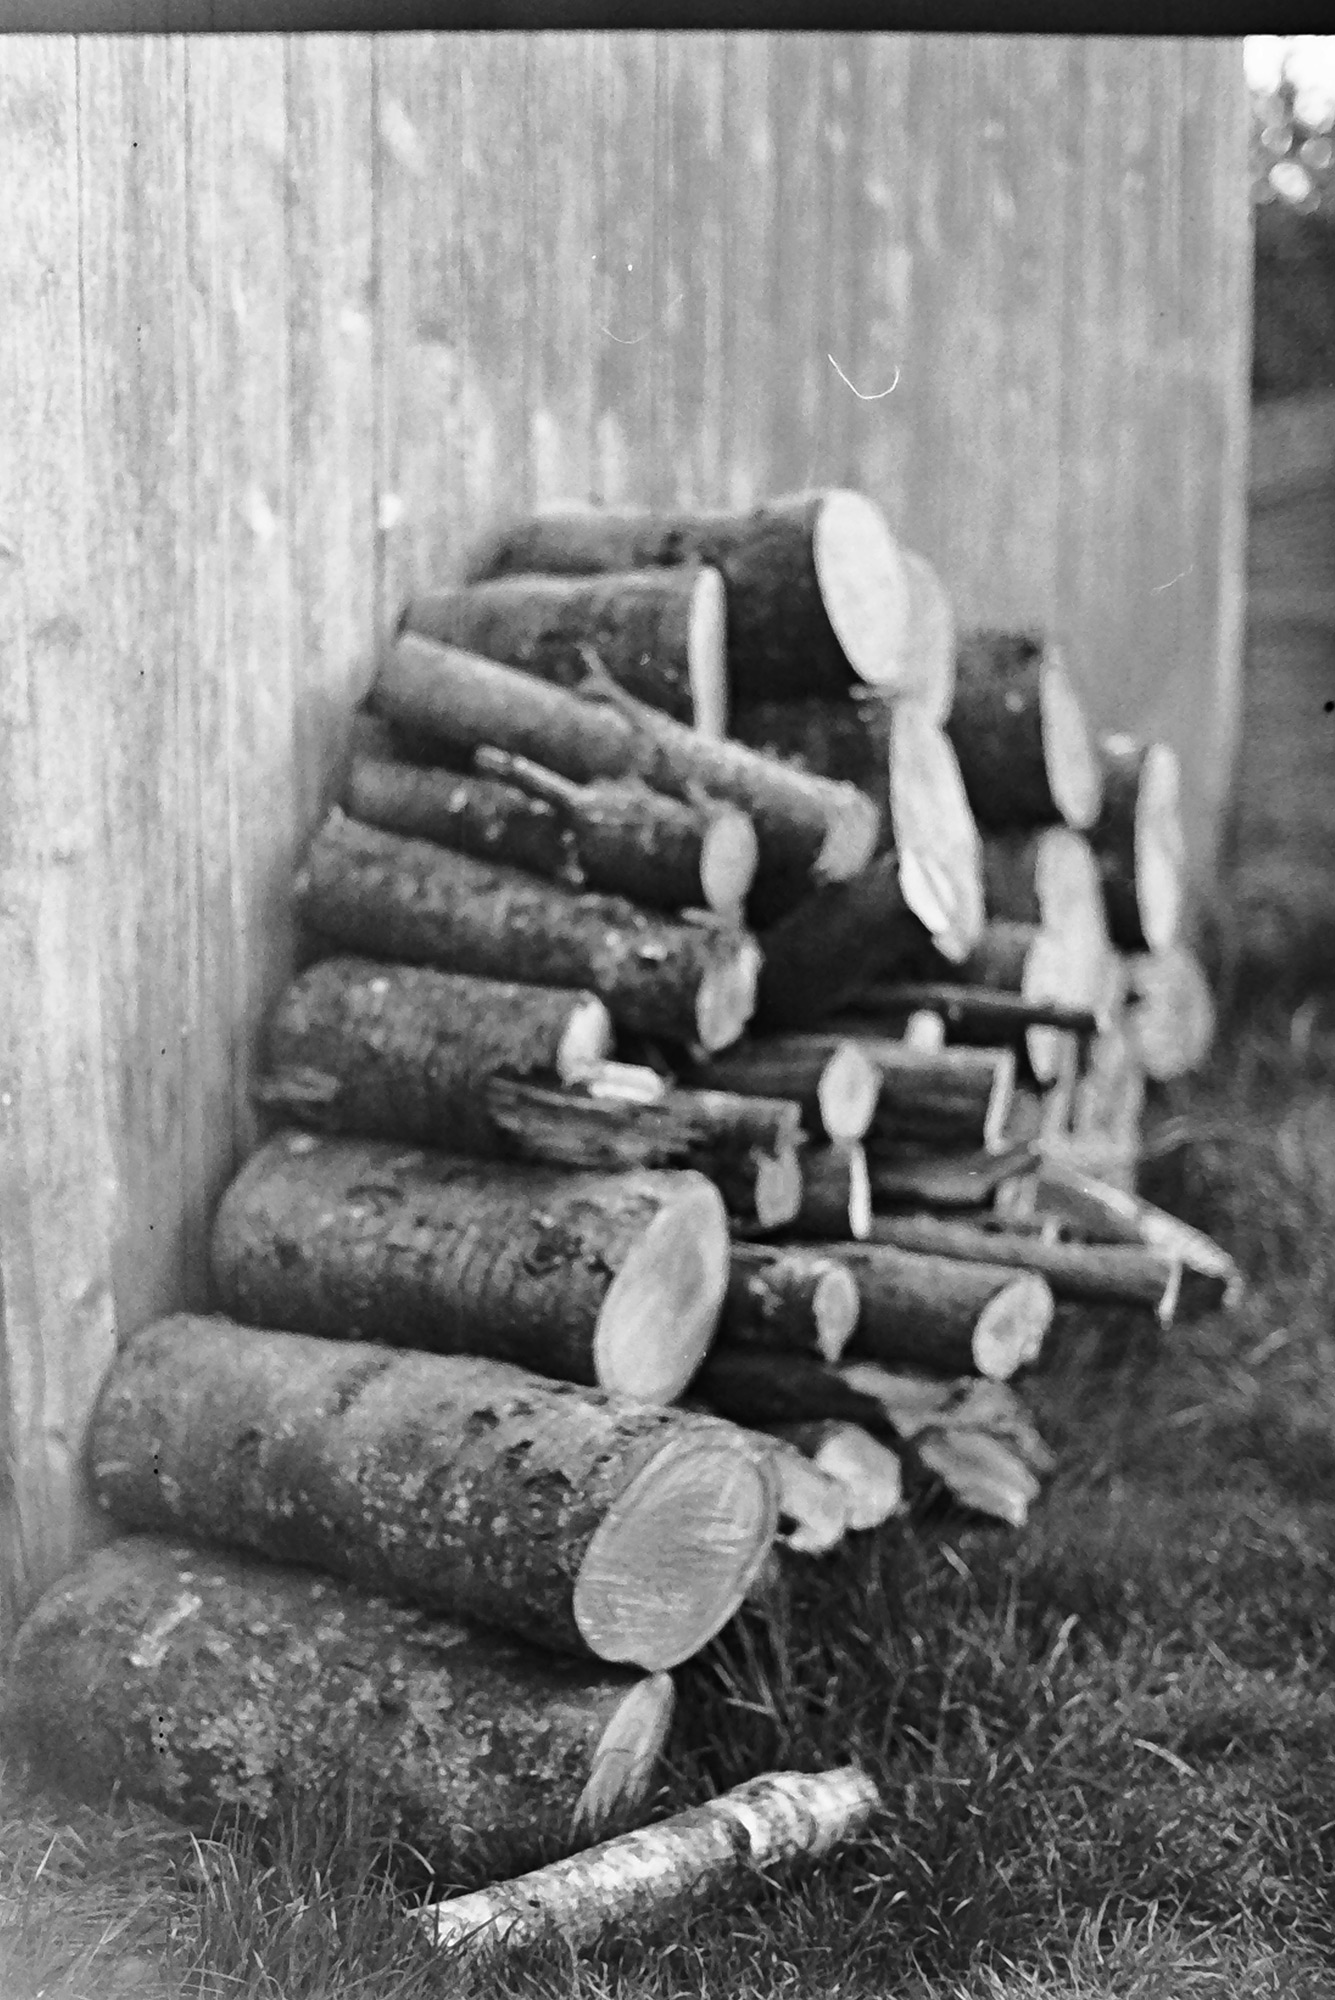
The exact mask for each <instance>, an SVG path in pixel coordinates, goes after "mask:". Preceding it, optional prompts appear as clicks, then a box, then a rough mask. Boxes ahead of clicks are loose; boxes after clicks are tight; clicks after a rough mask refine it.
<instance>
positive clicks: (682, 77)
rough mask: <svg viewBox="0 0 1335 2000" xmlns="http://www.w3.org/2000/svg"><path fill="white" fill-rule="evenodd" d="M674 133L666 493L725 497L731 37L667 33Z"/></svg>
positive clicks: (665, 283)
mask: <svg viewBox="0 0 1335 2000" xmlns="http://www.w3.org/2000/svg"><path fill="white" fill-rule="evenodd" d="M659 59H660V79H659V80H660V99H661V115H662V119H663V126H664V142H663V144H662V146H661V147H660V160H661V162H662V164H661V169H660V171H661V173H662V176H663V198H662V219H661V224H660V228H659V232H658V243H659V270H658V278H659V290H660V293H661V297H660V300H659V305H658V320H659V324H660V326H661V328H662V332H663V335H664V337H665V341H666V354H667V368H666V371H665V380H664V396H663V425H662V440H661V445H660V455H661V458H662V465H663V487H664V494H665V497H666V498H667V499H668V500H669V502H671V503H672V504H675V505H681V506H711V505H712V506H718V505H721V504H722V503H723V501H724V499H725V497H726V482H725V475H724V464H725V458H724V453H725V424H726V415H725V406H724V373H723V339H724V335H723V322H724V312H725V304H726V299H727V293H728V286H729V283H730V281H731V273H730V271H729V269H728V266H727V261H726V242H725V215H724V210H725V203H726V200H727V190H726V187H725V185H724V157H723V147H724V118H725V110H726V95H725V93H726V84H727V54H726V48H725V42H724V37H723V36H722V35H719V34H713V35H690V36H687V35H664V36H663V37H662V39H661V43H660V50H659Z"/></svg>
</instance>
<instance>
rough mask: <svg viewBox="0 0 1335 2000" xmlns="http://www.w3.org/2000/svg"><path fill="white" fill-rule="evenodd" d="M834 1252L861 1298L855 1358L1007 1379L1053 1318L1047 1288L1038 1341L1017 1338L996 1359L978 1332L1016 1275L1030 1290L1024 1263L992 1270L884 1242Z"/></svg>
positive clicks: (1038, 1302)
mask: <svg viewBox="0 0 1335 2000" xmlns="http://www.w3.org/2000/svg"><path fill="white" fill-rule="evenodd" d="M829 1255H830V1256H832V1257H834V1258H836V1259H837V1260H838V1261H839V1262H841V1263H843V1264H845V1265H846V1266H847V1267H848V1269H849V1270H851V1271H852V1273H853V1275H854V1277H855V1278H856V1279H857V1281H858V1292H859V1295H860V1297H861V1299H862V1311H861V1313H860V1314H859V1316H858V1324H857V1331H856V1333H855V1334H854V1336H853V1340H852V1343H851V1344H850V1347H849V1349H848V1354H849V1358H850V1360H852V1359H857V1358H859V1357H860V1358H863V1359H866V1360H869V1361H880V1362H884V1363H885V1364H886V1365H887V1366H889V1367H891V1368H897V1367H906V1366H908V1367H912V1366H921V1367H924V1368H931V1369H934V1370H936V1371H937V1372H938V1373H941V1374H947V1375H970V1374H977V1375H990V1376H994V1377H995V1378H996V1379H997V1380H999V1381H1002V1380H1005V1379H1007V1378H1008V1377H1009V1376H1011V1375H1013V1374H1014V1373H1015V1370H1016V1369H1017V1368H1018V1367H1020V1366H1022V1365H1023V1364H1024V1363H1026V1362H1029V1361H1032V1360H1033V1359H1034V1358H1035V1356H1036V1354H1037V1352H1038V1343H1039V1342H1041V1340H1042V1337H1043V1334H1044V1333H1045V1332H1046V1330H1047V1327H1048V1325H1049V1323H1050V1321H1051V1318H1052V1299H1051V1296H1050V1294H1048V1293H1047V1291H1046V1287H1044V1288H1043V1296H1042V1297H1041V1298H1040V1297H1038V1296H1035V1298H1034V1300H1033V1301H1032V1305H1033V1314H1032V1317H1033V1326H1034V1333H1035V1336H1036V1339H1035V1344H1034V1345H1033V1346H1032V1347H1031V1348H1030V1349H1029V1350H1028V1351H1025V1350H1023V1349H1021V1348H1019V1347H1018V1346H1014V1345H1012V1346H1010V1347H1009V1351H1007V1352H1006V1353H1005V1354H1004V1355H1003V1354H1001V1353H1000V1351H999V1350H998V1353H997V1355H996V1357H995V1358H993V1357H992V1355H991V1353H990V1350H985V1349H984V1346H983V1343H981V1342H980V1341H979V1340H978V1338H977V1334H978V1328H979V1322H980V1321H981V1320H982V1319H983V1316H984V1314H985V1313H987V1311H988V1308H989V1307H991V1306H992V1305H993V1303H994V1301H996V1300H997V1299H998V1298H999V1297H1000V1296H1001V1295H1002V1294H1005V1293H1007V1292H1009V1291H1011V1290H1012V1289H1013V1287H1014V1284H1015V1281H1016V1279H1017V1278H1018V1279H1020V1280H1021V1283H1022V1285H1023V1287H1024V1290H1025V1292H1026V1293H1027V1292H1028V1291H1029V1290H1030V1289H1031V1286H1030V1282H1029V1279H1028V1278H1027V1277H1025V1276H1023V1275H1022V1273H1021V1271H1020V1270H1019V1269H1018V1268H1014V1269H1012V1270H1009V1271H1000V1270H989V1269H986V1268H985V1267H983V1266H981V1265H978V1264H973V1265H970V1264H967V1263H961V1262H958V1261H956V1260H955V1259H954V1258H951V1257H949V1256H931V1255H924V1254H922V1253H921V1252H916V1251H910V1250H899V1249H896V1248H894V1247H893V1246H891V1245H888V1244H885V1243H876V1244H871V1243H866V1244H857V1245H835V1246H834V1247H832V1248H831V1250H830V1252H829ZM1023 1303H1024V1306H1025V1307H1026V1309H1027V1308H1028V1307H1029V1305H1030V1303H1031V1302H1030V1301H1029V1299H1028V1298H1027V1297H1026V1298H1025V1300H1024V1301H1023Z"/></svg>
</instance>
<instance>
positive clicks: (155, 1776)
mask: <svg viewBox="0 0 1335 2000" xmlns="http://www.w3.org/2000/svg"><path fill="white" fill-rule="evenodd" d="M6 1709H7V1720H8V1725H9V1728H10V1729H11V1730H12V1731H13V1732H14V1733H15V1736H16V1737H17V1738H18V1739H19V1740H21V1741H22V1743H23V1746H24V1748H25V1750H26V1751H27V1752H28V1753H29V1754H30V1755H32V1756H33V1758H34V1760H35V1762H36V1764H37V1766H38V1768H39V1769H40V1770H42V1771H43V1773H44V1774H45V1775H46V1776H47V1777H48V1779H49V1780H51V1781H53V1782H55V1783H57V1784H59V1785H61V1786H62V1788H64V1789H66V1790H69V1791H73V1792H77V1793H78V1794H80V1795H81V1796H83V1797H85V1798H88V1799H90V1800H91V1801H93V1802H95V1803H98V1804H101V1803H103V1802H104V1801H105V1799H106V1797H107V1795H108V1794H109V1792H110V1790H111V1787H112V1786H113V1785H118V1786H119V1787H120V1788H121V1789H122V1791H123V1792H124V1793H125V1794H126V1795H128V1796H129V1797H131V1798H136V1799H140V1800H143V1801H145V1802H146V1803H148V1804H151V1805H154V1806H157V1807H159V1808H160V1809H161V1810H163V1811H165V1812H166V1813H168V1814H170V1815H171V1816H172V1817H174V1818H177V1819H180V1820H183V1821H185V1823H186V1824H188V1825H191V1826H193V1827H194V1828H195V1830H196V1831H197V1832H199V1833H201V1834H204V1835H207V1834H209V1833H210V1832H212V1831H213V1828H214V1824H215V1820H216V1816H217V1815H218V1813H219V1811H222V1812H223V1813H224V1814H226V1813H227V1812H229V1811H236V1812H239V1813H241V1814H243V1815H247V1816H249V1815H253V1816H254V1817H256V1818H258V1819H260V1820H268V1819H271V1818H273V1817H274V1816H275V1815H276V1814H277V1813H278V1812H279V1811H280V1810H281V1809H283V1808H284V1807H285V1806H286V1805H287V1804H288V1803H290V1802H291V1801H292V1800H293V1798H294V1797H302V1796H304V1797H305V1798H307V1799H311V1800H313V1799H317V1798H321V1797H323V1798H326V1799H327V1798H329V1797H330V1796H331V1795H332V1796H333V1797H334V1798H340V1797H342V1796H343V1795H344V1794H345V1793H350V1794H351V1796H352V1798H353V1799H354V1800H355V1801H356V1803H357V1808H358V1816H359V1819H360V1821H361V1823H362V1825H363V1826H364V1827H365V1828H366V1829H367V1831H368V1833H369V1834H370V1835H371V1836H372V1838H374V1839H384V1840H386V1841H389V1840H391V1839H396V1838H397V1839H400V1840H407V1841H408V1842H410V1843H411V1844H412V1845H413V1846H414V1847H415V1848H417V1849H418V1850H419V1852H420V1853H421V1854H422V1855H423V1856H424V1857H425V1859H426V1860H427V1862H428V1863H429V1864H434V1865H435V1866H437V1867H439V1868H442V1869H444V1870H446V1871H448V1868H449V1864H450V1862H451V1859H452V1858H453V1857H454V1856H456V1855H458V1854H460V1852H461V1851H464V1852H466V1850H467V1848H468V1846H469V1845H470V1843H471V1842H472V1841H474V1840H484V1839H486V1838H487V1837H488V1836H494V1835H497V1834H502V1833H513V1832H514V1831H515V1830H516V1829H520V1828H524V1827H533V1828H534V1830H535V1832H537V1831H538V1830H539V1829H542V1828H545V1827H549V1828H551V1829H552V1830H553V1831H555V1832H561V1831H568V1830H569V1829H570V1827H571V1824H572V1822H573V1821H574V1819H575V1818H576V1817H577V1816H578V1815H579V1814H580V1809H581V1804H582V1802H584V1801H586V1799H587V1796H588V1790H589V1787H590V1784H591V1782H592V1783H594V1784H595V1786H596V1797H597V1799H598V1800H599V1801H600V1803H601V1809H602V1810H603V1811H606V1810H608V1809H609V1808H614V1807H617V1806H620V1805H627V1806H629V1805H633V1804H635V1803H636V1802H637V1800H638V1798H640V1797H642V1796H643V1794H644V1792H645V1790H646V1789H647V1785H648V1782H649V1780H650V1778H651V1776H652V1770H653V1764H654V1761H655V1758H656V1756H657V1753H658V1750H659V1748H660V1747H661V1744H662V1740H663V1737H664V1735H665V1733H666V1729H667V1725H668V1722H669V1719H670V1715H671V1709H672V1685H671V1682H670V1681H669V1680H668V1678H667V1676H666V1675H655V1676H652V1677H649V1678H647V1679H646V1678H642V1677H639V1676H636V1675H634V1674H632V1673H630V1672H627V1671H625V1670H620V1669H616V1668H610V1667H605V1666H595V1665H593V1664H592V1663H590V1662H587V1661H585V1662H574V1661H569V1660H561V1659H556V1658H552V1657H551V1656H550V1655H545V1654H543V1653H541V1652H539V1651H537V1650H536V1649H535V1648H533V1647H532V1646H528V1645H522V1644H517V1643H515V1642H514V1641H512V1640H508V1639H506V1638H504V1637H503V1636H501V1635H500V1634H498V1633H494V1632H486V1631H482V1630H479V1629H477V1628H475V1627H472V1626H465V1625H459V1624H455V1623H453V1622H451V1621H450V1620H447V1619H444V1618H441V1617H439V1616H433V1617H428V1616H427V1615H425V1614H424V1613H422V1612H420V1611H416V1610H413V1609H411V1608H409V1607H407V1606H405V1605H402V1604H397V1603H391V1602H389V1601H387V1600H386V1599H384V1598H382V1597H380V1596H377V1595H371V1594H368V1593H367V1592H365V1591H363V1590H359V1589H354V1588H353V1587H351V1586H350V1585H348V1584H345V1583H340V1582H336V1581H335V1580H334V1579H333V1578H331V1577H324V1576H320V1575H317V1574H316V1573H315V1572H314V1571H312V1570H310V1569H305V1568H290V1567H286V1566H279V1565H277V1564H273V1563H268V1562H259V1561H255V1560H254V1559H251V1558H246V1557H241V1556H234V1555H227V1554H223V1553H220V1552H218V1551H215V1550H210V1549H206V1548H201V1547H199V1546H196V1545H193V1544H191V1545H186V1544H183V1543H181V1542H179V1541H166V1540H160V1539H158V1538H157V1537H153V1536H147V1535H145V1536H134V1537H130V1538H127V1539H124V1540H119V1541H117V1542H115V1543H113V1544H111V1545H110V1546H108V1547H104V1548H102V1549H100V1550H98V1551H97V1552H96V1554H94V1555H93V1556H91V1557H90V1558H88V1559H87V1560H86V1561H85V1562H84V1563H83V1564H82V1565H81V1566H80V1567H79V1568H78V1569H77V1570H75V1571H74V1572H73V1573H72V1574H71V1575H68V1576H66V1577H65V1578H64V1579H62V1581H61V1582H60V1583H59V1584H57V1585H56V1586H55V1588H54V1589H52V1590H51V1591H49V1592H48V1593H47V1595H46V1597H45V1598H43V1599H42V1601H41V1603H40V1604H39V1605H38V1607H37V1608H36V1610H35V1611H34V1612H33V1613H32V1615H31V1616H30V1618H29V1619H28V1621H27V1623H26V1625H25V1626H24V1628H23V1631H22V1633H21V1635H20V1637H19V1640H18V1643H17V1646H16V1649H15V1652H14V1655H13V1659H12V1662H11V1666H10V1671H9V1675H8V1685H7V1688H6ZM605 1744H606V1745H608V1747H609V1749H611V1750H612V1751H614V1752H615V1753H617V1754H616V1774H615V1775H614V1772H613V1769H612V1768H610V1767H609V1765H608V1761H607V1756H606V1753H605V1752H604V1745H605ZM618 1780H619V1782H618Z"/></svg>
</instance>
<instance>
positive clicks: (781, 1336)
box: [715, 1242, 859, 1361]
mask: <svg viewBox="0 0 1335 2000" xmlns="http://www.w3.org/2000/svg"><path fill="white" fill-rule="evenodd" d="M858 1311H859V1299H858V1288H857V1281H856V1279H855V1278H854V1276H853V1274H852V1272H851V1271H849V1270H846V1269H845V1267H844V1266H843V1265H842V1264H839V1263H836V1262H835V1260H834V1259H833V1258H831V1257H826V1256H823V1255H822V1254H821V1253H820V1252H818V1251H813V1250H805V1249H799V1248H797V1247H795V1246H793V1247H785V1248H782V1249H780V1248H777V1247H775V1246H773V1245H770V1244H764V1243H738V1242H734V1243H733V1246H732V1268H731V1271H730V1272H729V1276H728V1289H727V1293H726V1294H725V1296H724V1300H723V1313H722V1316H721V1318H720V1320H719V1325H718V1332H717V1335H716V1337H715V1346H716V1347H756V1348H764V1349H772V1348H783V1349H786V1350H787V1351H789V1352H791V1353H795V1354H818V1355H819V1356H820V1357H821V1358H822V1360H825V1361H837V1360H838V1359H839V1357H840V1355H841V1354H842V1353H843V1351H844V1349H845V1347H846V1346H847V1345H848V1342H849V1339H850V1337H851V1336H852V1332H853V1328H854V1327H855V1326H856V1325H857V1318H858Z"/></svg>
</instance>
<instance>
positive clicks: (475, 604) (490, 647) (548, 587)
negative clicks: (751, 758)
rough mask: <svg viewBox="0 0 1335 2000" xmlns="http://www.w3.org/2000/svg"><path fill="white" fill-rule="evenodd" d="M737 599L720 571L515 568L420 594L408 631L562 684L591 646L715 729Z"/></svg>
mask: <svg viewBox="0 0 1335 2000" xmlns="http://www.w3.org/2000/svg"><path fill="white" fill-rule="evenodd" d="M726 619H727V600H726V596H725V592H724V586H723V578H722V577H721V576H720V575H719V573H718V571H717V570H716V569H710V568H708V567H695V566H692V567H682V568H679V569H636V570H630V571H627V572H625V573H623V574H621V575H603V576H580V577H575V576H539V575H533V574H526V575H517V574H513V573H512V574H509V575H506V576H502V577H494V578H492V579H490V580H488V581H487V582H484V583H473V584H464V585H459V586H456V587H454V588H451V589H442V590H433V591H429V592H426V593H424V594H423V595H422V596H420V597H414V598H410V599H409V602H408V604H407V606H406V608H405V610H404V612H403V616H402V619H401V620H400V627H399V629H400V630H401V631H409V632H420V633H421V634H422V635H423V637H424V638H427V639H435V640H436V641H437V642H438V643H439V644H441V645H446V646H458V647H460V648H461V649H462V650H463V651H464V652H468V653H481V654H483V655H484V656H485V657H486V658H487V659H489V660H502V661H504V662H505V664H506V665H507V666H511V667H522V668H523V669H524V671H525V673H529V674H536V675H537V676H538V678H539V679H541V680H548V681H554V682H555V683H556V684H557V685H558V686H559V687H577V686H578V685H579V683H580V682H581V681H582V680H583V678H584V672H585V668H584V659H583V652H582V649H583V647H584V646H591V647H592V648H593V650H594V652H595V653H596V654H597V655H598V658H599V659H600V660H601V662H602V664H603V667H604V668H605V669H606V671H607V672H608V673H609V674H610V675H611V676H612V679H613V680H614V681H616V682H617V683H618V684H619V685H620V686H622V687H624V688H626V689H627V690H628V691H629V693H631V694H633V695H635V696H636V697H637V698H638V699H639V700H640V701H643V702H647V703H648V705H649V706H650V707H651V708H659V709H662V710H663V712H664V713H665V714H667V715H671V716H674V717H675V718H676V720H677V721H678V722H683V723H686V724H687V725H688V726H689V727H691V728H694V729H698V730H700V731H702V732H703V733H704V734H705V735H707V736H722V735H723V734H724V731H725V729H726V727H727V721H728V666H727V661H726V644H725V631H726Z"/></svg>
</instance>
